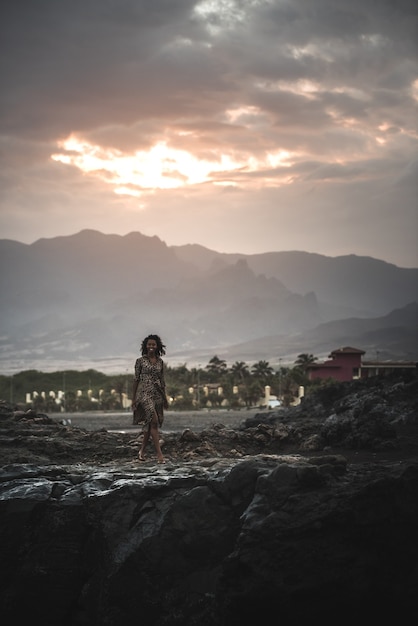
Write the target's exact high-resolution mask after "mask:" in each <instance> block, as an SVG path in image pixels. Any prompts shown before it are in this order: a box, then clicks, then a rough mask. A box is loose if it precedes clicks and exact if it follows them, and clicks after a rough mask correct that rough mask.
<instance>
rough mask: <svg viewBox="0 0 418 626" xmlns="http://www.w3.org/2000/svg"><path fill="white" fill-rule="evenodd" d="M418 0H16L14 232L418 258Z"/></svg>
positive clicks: (9, 212) (403, 261)
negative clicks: (136, 236)
mask: <svg viewBox="0 0 418 626" xmlns="http://www.w3.org/2000/svg"><path fill="white" fill-rule="evenodd" d="M417 15H418V9H417V4H416V2H415V1H412V0H411V1H410V0H200V1H196V0H60V1H57V0H36V1H35V0H13V2H6V3H2V8H1V9H0V53H1V56H0V81H1V82H0V85H1V89H0V164H1V167H0V238H1V239H12V240H16V241H20V242H23V243H28V244H29V243H33V242H34V241H36V240H38V239H40V238H51V237H56V236H62V235H72V234H75V233H78V232H79V231H80V230H83V229H94V230H98V231H100V232H102V233H106V234H119V235H125V234H128V233H130V232H133V231H136V232H141V233H143V234H144V235H148V236H155V235H156V236H158V237H159V238H160V239H161V240H163V241H164V242H165V243H166V244H167V245H169V246H176V245H185V244H194V243H197V244H200V245H203V246H205V247H207V248H210V249H212V250H216V251H218V252H231V253H232V252H234V253H235V252H238V253H243V254H256V253H262V252H272V251H282V250H301V251H307V252H315V253H319V254H323V255H327V256H331V257H335V256H340V255H346V254H356V255H360V256H371V257H374V258H377V259H381V260H384V261H387V262H389V263H394V264H395V265H398V266H400V267H418V202H417V198H418V193H417V192H418V186H417V185H418V183H417V181H418V166H417V161H418V158H417V156H418V149H417V148H418V132H417V119H418V116H417V104H418V64H417V41H418V37H417V34H418V29H417Z"/></svg>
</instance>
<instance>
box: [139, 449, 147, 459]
mask: <svg viewBox="0 0 418 626" xmlns="http://www.w3.org/2000/svg"><path fill="white" fill-rule="evenodd" d="M138 461H146V459H145V457H144V455H143V454H142V452H141V451H140V452H139V454H138Z"/></svg>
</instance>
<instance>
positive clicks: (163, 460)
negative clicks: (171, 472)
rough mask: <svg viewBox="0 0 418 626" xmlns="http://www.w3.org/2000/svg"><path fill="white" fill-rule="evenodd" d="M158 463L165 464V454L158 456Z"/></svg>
mask: <svg viewBox="0 0 418 626" xmlns="http://www.w3.org/2000/svg"><path fill="white" fill-rule="evenodd" d="M157 463H158V464H159V465H163V464H164V463H165V458H164V457H163V456H162V457H158V460H157Z"/></svg>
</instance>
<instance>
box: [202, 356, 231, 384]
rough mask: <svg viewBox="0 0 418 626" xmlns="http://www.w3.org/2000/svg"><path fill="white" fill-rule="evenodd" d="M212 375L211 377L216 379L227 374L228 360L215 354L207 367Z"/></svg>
mask: <svg viewBox="0 0 418 626" xmlns="http://www.w3.org/2000/svg"><path fill="white" fill-rule="evenodd" d="M205 369H206V370H207V372H208V374H209V375H210V377H211V379H212V380H213V381H214V380H216V379H217V378H220V377H221V376H222V375H223V374H225V372H226V370H227V365H226V361H224V360H222V359H220V358H218V357H217V356H213V357H212V358H211V360H210V361H209V363H208V364H207V365H206V368H205Z"/></svg>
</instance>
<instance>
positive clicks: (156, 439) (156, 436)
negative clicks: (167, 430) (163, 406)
mask: <svg viewBox="0 0 418 626" xmlns="http://www.w3.org/2000/svg"><path fill="white" fill-rule="evenodd" d="M150 431H151V439H152V441H153V444H154V446H155V450H156V452H157V459H158V462H159V463H164V457H163V453H162V452H161V446H160V432H159V430H158V417H157V414H156V413H154V417H153V418H152V422H151V428H150Z"/></svg>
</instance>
